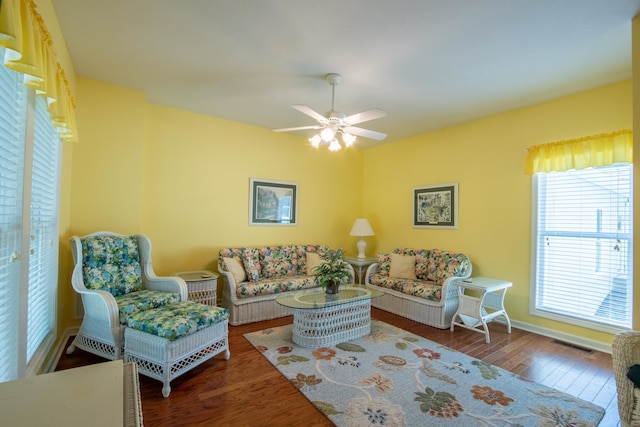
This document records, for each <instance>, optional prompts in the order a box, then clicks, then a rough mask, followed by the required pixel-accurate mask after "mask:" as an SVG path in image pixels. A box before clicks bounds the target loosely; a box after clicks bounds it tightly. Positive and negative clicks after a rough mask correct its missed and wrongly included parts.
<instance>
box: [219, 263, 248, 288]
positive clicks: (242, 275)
mask: <svg viewBox="0 0 640 427" xmlns="http://www.w3.org/2000/svg"><path fill="white" fill-rule="evenodd" d="M222 260H223V261H224V265H225V267H227V270H229V272H230V273H231V275H232V276H233V279H234V280H235V281H236V283H242V282H244V281H245V280H247V273H246V272H245V271H244V267H243V266H242V261H241V260H240V258H238V257H233V258H222Z"/></svg>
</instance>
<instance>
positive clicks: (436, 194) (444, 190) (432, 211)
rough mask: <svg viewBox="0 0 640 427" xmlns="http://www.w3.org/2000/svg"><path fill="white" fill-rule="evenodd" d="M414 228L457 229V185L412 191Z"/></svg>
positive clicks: (432, 186)
mask: <svg viewBox="0 0 640 427" xmlns="http://www.w3.org/2000/svg"><path fill="white" fill-rule="evenodd" d="M413 227H414V228H444V229H447V228H450V229H456V228H458V183H457V182H454V183H448V184H440V185H430V186H428V187H417V188H414V189H413Z"/></svg>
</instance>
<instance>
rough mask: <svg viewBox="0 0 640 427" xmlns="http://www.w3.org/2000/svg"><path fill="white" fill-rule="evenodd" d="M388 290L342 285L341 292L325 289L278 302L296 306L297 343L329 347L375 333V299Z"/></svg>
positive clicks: (314, 346)
mask: <svg viewBox="0 0 640 427" xmlns="http://www.w3.org/2000/svg"><path fill="white" fill-rule="evenodd" d="M382 295H384V292H381V291H377V290H375V289H367V288H364V287H362V286H344V285H343V286H341V287H340V292H339V293H338V294H337V295H328V294H326V293H325V292H324V291H323V290H318V291H314V292H304V293H298V294H295V295H289V296H283V297H280V298H277V299H276V301H277V302H278V303H279V304H281V305H283V306H285V307H291V308H293V342H295V343H296V344H298V345H299V346H302V347H311V348H319V347H328V346H331V345H334V344H338V343H341V342H345V341H350V340H353V339H356V338H359V337H362V336H365V335H367V334H369V332H371V298H375V297H379V296H382Z"/></svg>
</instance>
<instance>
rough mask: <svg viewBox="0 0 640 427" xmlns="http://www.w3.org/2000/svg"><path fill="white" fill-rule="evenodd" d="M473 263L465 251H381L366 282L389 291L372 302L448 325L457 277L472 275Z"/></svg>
mask: <svg viewBox="0 0 640 427" xmlns="http://www.w3.org/2000/svg"><path fill="white" fill-rule="evenodd" d="M471 270H472V264H471V261H470V260H469V257H468V256H466V255H465V254H462V253H456V252H449V251H444V250H440V249H408V248H398V249H394V250H393V252H392V253H379V254H378V262H376V263H374V264H372V265H370V266H369V268H368V269H367V273H366V277H365V283H366V284H367V286H369V287H372V288H376V289H379V290H381V291H384V292H385V293H386V295H385V296H383V297H381V298H374V299H373V300H372V301H371V305H372V306H374V307H378V308H380V309H383V310H386V311H390V312H392V313H395V314H397V315H400V316H403V317H407V318H409V319H412V320H415V321H417V322H421V323H424V324H426V325H429V326H434V327H436V328H440V329H448V328H449V327H450V326H451V319H452V318H453V315H454V314H455V312H456V310H457V309H458V289H457V287H456V286H453V285H451V282H452V281H453V280H456V279H464V278H467V277H470V276H471Z"/></svg>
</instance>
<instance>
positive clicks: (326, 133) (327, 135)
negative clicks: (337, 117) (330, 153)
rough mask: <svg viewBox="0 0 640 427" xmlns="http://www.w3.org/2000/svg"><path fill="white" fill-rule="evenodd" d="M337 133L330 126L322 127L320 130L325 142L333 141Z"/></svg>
mask: <svg viewBox="0 0 640 427" xmlns="http://www.w3.org/2000/svg"><path fill="white" fill-rule="evenodd" d="M335 135H336V132H335V131H334V130H333V129H331V128H329V127H326V128H324V129H322V131H321V132H320V137H321V138H322V140H323V141H324V142H329V141H331V140H332V139H333V137H334V136H335Z"/></svg>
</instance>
